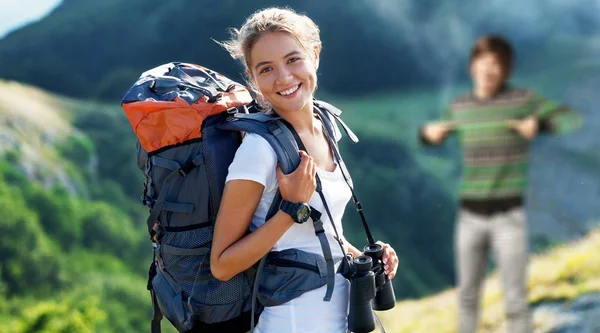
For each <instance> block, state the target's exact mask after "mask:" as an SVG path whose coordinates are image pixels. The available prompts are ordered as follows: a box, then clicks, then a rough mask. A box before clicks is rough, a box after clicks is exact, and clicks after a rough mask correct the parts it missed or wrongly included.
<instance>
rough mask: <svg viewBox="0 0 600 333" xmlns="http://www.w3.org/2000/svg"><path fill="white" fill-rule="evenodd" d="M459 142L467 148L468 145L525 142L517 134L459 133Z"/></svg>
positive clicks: (484, 145) (479, 145) (478, 145)
mask: <svg viewBox="0 0 600 333" xmlns="http://www.w3.org/2000/svg"><path fill="white" fill-rule="evenodd" d="M460 139H461V142H462V143H463V145H464V146H465V147H466V148H467V149H468V148H470V147H489V146H501V145H502V146H504V145H507V146H512V145H515V144H519V143H524V142H526V140H525V139H523V138H522V137H520V136H519V135H517V134H512V133H511V134H504V135H469V134H467V135H464V134H463V135H461V136H460Z"/></svg>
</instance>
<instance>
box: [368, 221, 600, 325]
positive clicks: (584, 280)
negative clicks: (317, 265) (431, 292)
mask: <svg viewBox="0 0 600 333" xmlns="http://www.w3.org/2000/svg"><path fill="white" fill-rule="evenodd" d="M598 253H600V230H595V231H593V232H591V233H590V234H589V235H588V236H586V237H585V238H584V239H582V240H580V241H578V242H575V243H572V244H565V245H562V246H560V247H557V248H555V249H552V250H550V251H548V252H547V253H544V254H540V255H536V256H533V257H532V258H531V260H530V265H529V272H530V273H529V275H530V277H529V282H528V290H529V291H528V293H529V294H528V296H529V303H530V304H531V306H532V308H533V309H535V311H534V317H533V318H534V325H535V332H551V331H552V330H554V329H558V328H560V327H561V326H562V325H565V324H566V323H567V322H568V321H569V318H568V314H564V315H561V314H560V313H556V312H552V311H549V310H548V309H546V308H545V307H543V306H542V305H544V304H546V303H556V302H559V303H569V302H571V301H573V300H575V299H577V298H578V297H579V296H581V295H584V294H587V293H593V292H600V256H598ZM456 299H457V296H456V291H455V290H447V291H445V292H442V293H440V294H437V295H435V296H431V297H427V298H424V299H420V300H410V301H403V302H399V303H398V304H397V305H396V307H395V308H394V309H392V310H389V311H381V312H378V315H379V316H380V318H382V321H383V323H384V325H385V327H386V330H388V331H389V332H395V333H404V332H406V333H408V332H410V333H419V332H423V333H425V332H427V333H429V332H436V333H452V332H455V326H456ZM482 304H483V312H482V320H481V325H480V329H481V330H482V332H490V333H492V332H498V333H500V332H504V330H503V329H504V328H503V323H504V307H503V303H502V293H501V283H500V281H499V277H498V274H497V273H494V274H492V275H491V276H490V277H489V278H488V279H487V280H486V281H485V294H484V295H483V298H482ZM596 306H597V307H598V308H597V309H596V311H598V310H600V303H598V304H597V305H596ZM570 320H572V319H570ZM581 320H582V321H584V322H585V321H589V322H590V323H591V322H593V321H594V320H596V321H597V320H598V318H593V317H591V318H581ZM599 324H600V323H598V322H596V325H599ZM590 325H591V324H590ZM595 327H597V326H595ZM577 332H580V331H579V330H577ZM586 332H587V331H586ZM589 332H592V331H591V330H590V331H589Z"/></svg>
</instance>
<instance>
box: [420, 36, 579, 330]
mask: <svg viewBox="0 0 600 333" xmlns="http://www.w3.org/2000/svg"><path fill="white" fill-rule="evenodd" d="M512 65H513V51H512V47H511V45H510V44H509V43H508V42H507V41H506V40H505V39H504V38H502V37H500V36H497V35H487V36H484V37H482V38H480V39H479V40H478V41H477V42H476V43H475V45H474V46H473V48H472V50H471V58H470V63H469V69H470V74H471V77H472V80H473V91H472V92H471V93H469V94H467V95H464V96H461V97H458V98H456V99H455V100H454V101H453V103H452V104H451V105H450V107H449V109H448V110H447V112H446V113H445V115H444V117H443V119H442V120H441V121H437V122H432V123H428V124H425V126H423V127H422V128H421V132H420V134H421V139H422V141H423V142H425V143H427V144H440V143H442V142H443V141H444V139H445V138H446V137H447V136H448V135H449V134H450V133H451V132H456V134H457V135H458V137H459V141H460V144H461V149H462V153H463V154H462V155H463V166H464V167H463V177H462V180H461V185H460V192H459V194H460V195H459V196H460V205H461V209H460V212H459V213H458V223H457V229H456V233H455V252H456V264H457V273H458V294H459V300H458V304H459V317H458V321H459V327H458V330H459V332H460V333H472V332H476V329H477V325H478V319H479V318H478V312H479V299H480V291H481V285H482V281H483V278H484V276H485V272H486V266H487V261H488V253H489V249H490V248H492V249H493V250H494V251H495V254H496V257H497V259H498V266H499V268H500V274H501V279H502V284H503V288H504V300H505V311H506V317H507V332H510V333H525V332H531V326H530V315H529V311H528V305H527V261H528V259H527V249H528V245H527V224H526V221H525V212H524V209H523V203H524V202H523V200H524V196H525V191H526V187H527V173H528V164H529V148H530V142H531V140H533V139H534V138H535V137H536V136H537V135H538V134H540V133H566V132H570V131H571V130H574V129H575V128H577V127H579V126H580V124H581V118H580V117H579V115H578V114H577V113H575V112H573V111H571V110H569V109H568V108H566V107H565V106H562V105H559V104H556V103H553V102H551V101H547V100H545V99H544V98H543V97H541V96H539V95H537V94H535V93H533V92H531V91H530V90H527V89H518V88H514V87H512V86H510V85H509V84H508V82H507V81H508V78H509V76H510V74H511V70H512Z"/></svg>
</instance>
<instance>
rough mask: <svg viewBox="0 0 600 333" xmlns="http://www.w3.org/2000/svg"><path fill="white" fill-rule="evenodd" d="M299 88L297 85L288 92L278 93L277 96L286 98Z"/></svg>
mask: <svg viewBox="0 0 600 333" xmlns="http://www.w3.org/2000/svg"><path fill="white" fill-rule="evenodd" d="M299 87H300V85H297V86H295V87H293V88H290V89H288V90H284V91H280V92H279V94H280V95H282V96H287V95H289V94H293V93H294V92H296V90H298V88H299Z"/></svg>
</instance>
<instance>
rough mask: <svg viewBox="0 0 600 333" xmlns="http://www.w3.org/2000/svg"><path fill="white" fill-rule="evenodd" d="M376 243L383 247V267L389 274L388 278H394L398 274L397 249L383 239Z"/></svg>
mask: <svg viewBox="0 0 600 333" xmlns="http://www.w3.org/2000/svg"><path fill="white" fill-rule="evenodd" d="M376 244H380V245H381V246H382V247H383V258H382V260H381V261H382V262H383V265H384V266H383V269H384V271H385V274H386V275H387V276H388V279H390V280H391V279H393V278H394V277H395V276H396V271H397V269H398V256H397V255H396V251H395V250H394V249H393V248H392V247H391V246H390V245H389V244H386V243H383V242H382V241H377V242H376Z"/></svg>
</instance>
